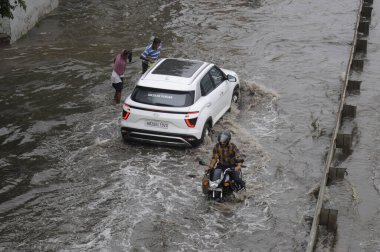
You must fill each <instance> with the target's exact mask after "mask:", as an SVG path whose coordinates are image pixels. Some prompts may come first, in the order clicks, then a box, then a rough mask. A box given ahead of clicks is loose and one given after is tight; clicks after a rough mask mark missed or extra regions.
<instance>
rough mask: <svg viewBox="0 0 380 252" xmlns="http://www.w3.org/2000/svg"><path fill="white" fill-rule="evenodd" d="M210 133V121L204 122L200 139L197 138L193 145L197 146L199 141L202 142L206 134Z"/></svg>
mask: <svg viewBox="0 0 380 252" xmlns="http://www.w3.org/2000/svg"><path fill="white" fill-rule="evenodd" d="M210 133H211V126H210V123H209V122H206V123H205V125H204V126H203V130H202V136H201V139H199V140H198V141H196V142H195V143H194V144H193V147H197V146H199V145H200V144H201V143H203V141H204V139H205V137H206V136H210Z"/></svg>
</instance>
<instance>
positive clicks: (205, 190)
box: [202, 174, 208, 194]
mask: <svg viewBox="0 0 380 252" xmlns="http://www.w3.org/2000/svg"><path fill="white" fill-rule="evenodd" d="M202 192H203V193H204V194H207V193H208V176H207V174H205V175H204V176H203V178H202Z"/></svg>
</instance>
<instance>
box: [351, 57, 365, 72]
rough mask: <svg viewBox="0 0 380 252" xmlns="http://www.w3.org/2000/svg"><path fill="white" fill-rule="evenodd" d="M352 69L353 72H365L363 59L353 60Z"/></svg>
mask: <svg viewBox="0 0 380 252" xmlns="http://www.w3.org/2000/svg"><path fill="white" fill-rule="evenodd" d="M351 67H352V69H353V70H356V71H363V68H364V61H363V60H362V59H353V60H352V64H351Z"/></svg>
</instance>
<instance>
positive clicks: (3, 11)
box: [0, 0, 26, 19]
mask: <svg viewBox="0 0 380 252" xmlns="http://www.w3.org/2000/svg"><path fill="white" fill-rule="evenodd" d="M17 6H20V7H22V8H23V9H24V10H25V9H26V4H25V0H0V16H1V17H7V18H10V19H13V14H12V10H14V9H15V8H16V7H17Z"/></svg>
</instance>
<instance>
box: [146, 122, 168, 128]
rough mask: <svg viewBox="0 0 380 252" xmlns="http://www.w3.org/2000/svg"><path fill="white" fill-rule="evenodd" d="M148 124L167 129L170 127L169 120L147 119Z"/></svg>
mask: <svg viewBox="0 0 380 252" xmlns="http://www.w3.org/2000/svg"><path fill="white" fill-rule="evenodd" d="M146 126H148V127H156V128H163V129H167V128H168V122H164V121H146Z"/></svg>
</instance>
